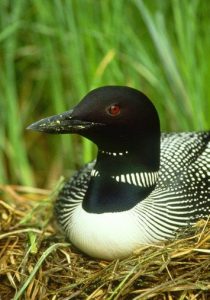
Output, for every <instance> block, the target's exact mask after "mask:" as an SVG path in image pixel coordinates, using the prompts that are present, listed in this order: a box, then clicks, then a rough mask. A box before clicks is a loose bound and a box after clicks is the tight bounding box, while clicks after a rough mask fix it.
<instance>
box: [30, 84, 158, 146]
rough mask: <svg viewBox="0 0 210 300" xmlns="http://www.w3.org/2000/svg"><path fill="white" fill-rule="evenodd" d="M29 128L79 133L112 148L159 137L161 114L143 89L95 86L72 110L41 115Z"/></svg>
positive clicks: (59, 132)
mask: <svg viewBox="0 0 210 300" xmlns="http://www.w3.org/2000/svg"><path fill="white" fill-rule="evenodd" d="M28 129H32V130H37V131H42V132H46V133H56V134H62V133H77V134H80V135H82V136H84V137H86V138H88V139H90V140H92V141H93V142H94V143H95V144H97V145H98V147H99V148H100V149H104V150H109V151H120V150H123V149H127V148H128V147H129V145H130V146H131V147H132V146H133V145H135V144H136V142H137V140H138V141H141V140H142V142H143V141H145V138H146V139H147V138H150V139H151V138H155V137H156V138H158V139H159V137H160V126H159V118H158V115H157V112H156V109H155V107H154V105H153V104H152V102H151V101H150V100H149V99H148V98H147V97H146V96H145V95H144V94H143V93H141V92H139V91H137V90H135V89H133V88H130V87H123V86H105V87H100V88H97V89H95V90H92V91H91V92H89V93H88V94H87V95H86V96H85V97H84V98H83V99H82V101H81V102H80V103H79V104H78V105H77V106H75V107H74V108H73V109H72V110H69V111H67V112H64V113H61V114H59V115H56V116H52V117H49V118H45V119H42V120H40V121H38V122H36V123H33V124H32V125H30V126H29V127H28Z"/></svg>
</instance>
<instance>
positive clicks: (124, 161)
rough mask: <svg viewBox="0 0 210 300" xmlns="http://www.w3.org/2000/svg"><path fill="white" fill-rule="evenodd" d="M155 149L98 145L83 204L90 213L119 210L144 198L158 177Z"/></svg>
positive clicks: (157, 151) (125, 208) (157, 161)
mask: <svg viewBox="0 0 210 300" xmlns="http://www.w3.org/2000/svg"><path fill="white" fill-rule="evenodd" d="M133 149H135V152H134V151H133ZM149 150H150V151H149ZM155 150H156V151H155ZM159 152H160V150H159V147H156V148H155V146H153V148H151V149H147V151H145V148H144V147H142V148H138V147H134V148H127V149H124V150H121V151H113V150H112V151H111V150H104V149H99V151H98V156H97V160H96V164H95V167H94V169H93V170H92V172H91V180H90V184H89V187H88V190H87V192H86V195H85V198H84V200H83V208H84V209H85V210H86V211H88V212H91V213H104V212H119V211H125V210H128V209H130V208H132V207H133V206H135V205H136V204H137V203H139V202H140V201H141V200H143V199H145V198H146V197H147V196H148V195H149V194H150V193H151V192H152V191H153V189H154V188H155V186H156V182H157V180H158V171H159V159H160V158H159V157H160V154H159ZM150 153H152V154H153V155H150Z"/></svg>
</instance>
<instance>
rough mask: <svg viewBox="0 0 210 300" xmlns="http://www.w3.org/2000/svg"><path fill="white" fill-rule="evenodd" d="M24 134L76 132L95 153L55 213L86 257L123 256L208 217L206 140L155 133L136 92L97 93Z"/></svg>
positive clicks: (209, 138) (206, 136) (111, 89)
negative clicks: (94, 149) (96, 147)
mask: <svg viewBox="0 0 210 300" xmlns="http://www.w3.org/2000/svg"><path fill="white" fill-rule="evenodd" d="M29 129H33V130H39V131H43V132H48V133H78V134H80V135H83V136H85V137H87V138H89V139H90V140H92V141H93V142H94V143H95V144H96V145H97V146H98V155H97V159H96V160H95V161H93V162H91V163H89V164H87V165H86V166H84V167H83V168H82V169H81V170H79V171H78V172H77V173H76V174H75V175H74V176H73V177H72V178H71V179H70V180H69V181H68V182H67V183H66V184H65V186H64V188H63V189H62V190H61V192H60V194H59V196H58V199H57V202H56V206H55V211H56V216H57V220H58V222H59V224H60V225H61V227H62V229H63V230H64V232H65V234H66V236H67V237H68V238H69V239H70V241H71V242H72V243H73V244H74V245H75V246H76V247H78V248H79V249H81V250H82V251H83V252H85V253H87V254H88V255H90V256H93V257H98V258H104V259H114V258H121V257H125V256H127V255H129V254H131V253H132V252H133V251H134V250H135V249H137V248H138V247H139V246H140V245H142V244H151V243H155V242H158V241H161V240H166V239H170V238H173V237H174V236H175V234H176V232H177V230H178V229H180V228H183V227H186V226H188V225H190V224H193V223H195V222H196V221H197V220H199V219H200V218H206V217H208V216H209V214H210V133H209V132H198V133H195V132H194V133H193V132H191V133H168V134H167V133H162V134H160V126H159V118H158V115H157V112H156V109H155V107H154V106H153V104H152V103H151V102H150V100H149V99H148V98H147V97H146V96H145V95H144V94H142V93H141V92H139V91H137V90H135V89H132V88H128V87H119V86H107V87H102V88H98V89H96V90H93V91H91V92H90V93H89V94H88V95H87V96H85V98H84V99H83V100H82V101H81V102H80V103H79V104H78V105H77V106H76V107H75V108H74V109H72V110H70V111H67V112H65V113H62V114H60V115H56V116H52V117H49V118H46V119H43V120H41V121H38V122H36V123H34V124H32V125H31V126H30V127H29Z"/></svg>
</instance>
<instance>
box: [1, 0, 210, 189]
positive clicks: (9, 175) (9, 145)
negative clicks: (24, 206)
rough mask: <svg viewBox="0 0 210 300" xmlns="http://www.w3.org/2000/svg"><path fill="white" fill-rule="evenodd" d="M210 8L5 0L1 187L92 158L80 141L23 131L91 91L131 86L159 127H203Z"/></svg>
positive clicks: (46, 179) (195, 3)
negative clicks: (149, 103)
mask: <svg viewBox="0 0 210 300" xmlns="http://www.w3.org/2000/svg"><path fill="white" fill-rule="evenodd" d="M209 13H210V3H209V2H208V1H201V0H200V1H199V0H185V1H182V0H171V1H152V0H147V1H142V0H132V1H123V0H121V1H111V0H107V1H94V0H86V1H82V0H62V1H58V0H52V1H41V0H30V1H28V0H17V1H8V0H2V1H1V3H0V61H1V68H0V117H1V127H0V164H1V166H4V167H1V168H0V181H1V182H3V183H8V182H12V183H19V184H24V185H34V184H36V185H38V186H49V183H51V185H52V183H53V182H55V180H57V178H58V177H59V176H60V174H64V175H69V174H71V172H72V171H73V170H74V169H75V168H77V167H78V166H80V165H81V164H82V163H84V162H86V161H89V160H90V159H91V158H92V156H93V153H94V152H95V148H93V146H92V145H91V144H90V143H89V142H88V141H87V140H84V139H82V140H81V139H80V138H78V137H75V136H73V137H69V136H62V137H60V136H56V137H55V136H46V135H41V134H36V133H31V132H26V130H25V128H26V126H27V125H29V124H30V123H32V122H34V121H36V120H38V119H40V118H42V117H45V116H48V115H52V114H56V113H58V112H62V111H64V110H67V109H69V108H70V107H72V106H73V105H75V103H77V102H78V101H79V100H80V99H81V97H83V96H84V95H85V94H86V93H87V92H88V91H89V90H90V89H93V88H95V87H98V86H102V85H107V84H114V85H129V86H132V87H135V88H137V89H140V90H141V91H143V92H144V93H146V94H147V95H148V96H149V97H150V98H151V99H152V100H153V102H154V103H155V105H156V107H157V109H158V111H159V114H160V118H161V124H162V129H163V130H204V129H209V127H210V119H209V111H210V85H209V80H210V60H209V59H208V57H209V53H210V39H209V32H210V22H209Z"/></svg>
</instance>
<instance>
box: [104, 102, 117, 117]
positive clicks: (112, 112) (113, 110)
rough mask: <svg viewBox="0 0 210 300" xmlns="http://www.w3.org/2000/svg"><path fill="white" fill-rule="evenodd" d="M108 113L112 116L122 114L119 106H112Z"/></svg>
mask: <svg viewBox="0 0 210 300" xmlns="http://www.w3.org/2000/svg"><path fill="white" fill-rule="evenodd" d="M107 112H108V114H109V115H110V116H113V117H115V116H117V115H119V114H120V106H119V105H118V104H112V105H111V106H109V107H108V109H107Z"/></svg>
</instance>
